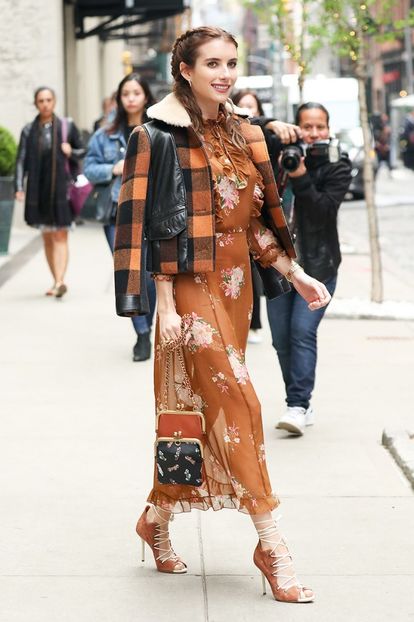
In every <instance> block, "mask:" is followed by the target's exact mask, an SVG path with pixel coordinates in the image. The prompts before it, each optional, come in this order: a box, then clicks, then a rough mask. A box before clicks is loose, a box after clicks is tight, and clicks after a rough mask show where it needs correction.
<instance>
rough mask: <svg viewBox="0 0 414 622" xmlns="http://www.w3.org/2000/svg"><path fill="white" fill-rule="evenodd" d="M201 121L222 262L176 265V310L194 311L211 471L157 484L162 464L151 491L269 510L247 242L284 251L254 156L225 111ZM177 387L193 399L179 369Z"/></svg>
mask: <svg viewBox="0 0 414 622" xmlns="http://www.w3.org/2000/svg"><path fill="white" fill-rule="evenodd" d="M204 130H205V131H204V140H205V144H204V146H205V149H206V152H207V155H208V157H209V159H210V166H211V169H212V172H213V178H214V188H215V204H216V269H215V272H210V273H204V274H179V275H177V276H176V277H175V280H174V290H175V301H176V308H177V313H179V314H180V315H184V314H190V315H191V316H192V318H193V324H192V326H191V328H190V330H189V333H188V335H187V338H186V345H185V347H184V358H185V363H186V368H187V372H188V374H189V376H190V380H191V386H192V388H193V390H194V392H195V393H196V399H197V402H198V406H199V407H200V408H201V409H202V411H203V412H204V415H205V419H206V427H207V446H206V447H205V452H204V464H205V474H206V478H205V481H204V483H203V485H202V486H201V487H199V488H197V487H191V486H180V485H173V484H171V485H170V484H160V483H159V482H158V481H157V476H156V472H155V476H154V487H153V489H152V491H151V493H150V495H149V497H148V501H149V502H151V503H153V504H154V505H156V506H159V507H162V508H164V509H167V510H169V511H171V512H174V513H179V512H186V511H190V510H191V509H193V508H196V509H200V510H207V509H208V508H213V509H214V510H220V509H222V508H236V509H237V510H239V511H241V512H245V513H249V514H262V513H264V512H267V511H269V510H272V509H274V508H275V507H276V506H277V505H278V499H277V498H276V497H275V496H274V495H273V494H272V490H271V487H270V482H269V476H268V472H267V468H266V460H265V448H264V442H263V428H262V419H261V410H260V403H259V401H258V399H257V396H256V393H255V391H254V389H253V386H252V383H251V381H250V379H249V374H248V371H247V368H246V364H245V349H246V344H247V335H248V331H249V326H250V320H251V313H252V286H251V274H250V259H249V249H250V251H251V252H252V253H253V254H254V256H255V257H257V258H259V261H260V262H261V263H262V265H264V266H268V265H270V263H271V262H272V261H274V260H275V259H276V258H277V256H278V254H280V253H282V252H283V251H282V249H281V248H280V246H279V245H278V243H277V241H276V239H275V238H274V236H273V234H272V233H271V232H270V231H269V230H268V229H266V227H264V225H263V224H262V223H261V222H260V219H259V217H260V209H261V206H262V203H263V201H262V196H263V193H262V190H261V187H262V181H261V178H260V176H259V173H258V171H257V169H256V168H255V166H254V164H253V163H252V162H251V161H250V159H249V157H248V156H247V155H246V154H244V153H243V152H242V151H241V150H240V149H238V148H237V147H235V146H234V145H233V143H232V142H231V141H230V139H229V137H228V136H227V134H226V131H225V128H224V122H223V118H219V120H218V121H208V122H207V123H206V125H205V128H204ZM158 341H159V340H158V331H157V337H156V350H155V351H156V355H155V398H156V404H157V409H159V408H161V405H162V401H163V395H164V380H165V373H164V372H165V357H164V355H163V353H162V351H161V348H160V346H159V343H158ZM157 344H158V345H157ZM177 367H178V366H177ZM175 389H176V390H177V393H178V395H179V397H180V399H181V400H182V401H183V402H184V403H189V399H188V395H185V389H184V388H183V387H182V386H180V378H179V377H178V373H176V374H175ZM180 391H181V393H180ZM169 406H170V407H171V403H170V404H169Z"/></svg>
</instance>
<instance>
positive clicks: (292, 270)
mask: <svg viewBox="0 0 414 622" xmlns="http://www.w3.org/2000/svg"><path fill="white" fill-rule="evenodd" d="M296 270H303V268H302V266H300V265H299V264H298V263H296V261H292V267H291V268H290V269H289V270H288V271H287V272H286V274H285V279H286V280H287V281H289V283H292V276H293V274H294V273H295V272H296Z"/></svg>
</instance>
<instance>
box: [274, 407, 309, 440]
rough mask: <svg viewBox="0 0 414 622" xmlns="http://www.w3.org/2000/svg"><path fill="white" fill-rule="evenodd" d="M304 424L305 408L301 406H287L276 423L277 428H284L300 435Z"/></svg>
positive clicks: (303, 429)
mask: <svg viewBox="0 0 414 622" xmlns="http://www.w3.org/2000/svg"><path fill="white" fill-rule="evenodd" d="M305 426H306V409H305V408H302V406H288V407H287V408H286V412H285V414H284V415H283V416H282V417H281V418H280V419H279V421H278V422H277V424H276V428H277V429H278V430H286V431H287V432H290V433H291V434H296V435H297V436H302V434H303V433H304V431H305Z"/></svg>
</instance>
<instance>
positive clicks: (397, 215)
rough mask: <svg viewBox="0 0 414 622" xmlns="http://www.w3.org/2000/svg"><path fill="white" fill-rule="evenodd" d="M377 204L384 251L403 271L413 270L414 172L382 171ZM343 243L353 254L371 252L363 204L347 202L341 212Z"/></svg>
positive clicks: (340, 226) (378, 183)
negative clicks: (389, 172) (390, 175)
mask: <svg viewBox="0 0 414 622" xmlns="http://www.w3.org/2000/svg"><path fill="white" fill-rule="evenodd" d="M376 190H377V192H376V205H377V215H378V225H379V235H380V244H381V249H382V251H383V252H384V253H385V254H386V255H388V256H389V257H391V258H392V259H393V260H394V261H395V262H396V263H397V264H398V266H399V267H400V268H401V269H402V270H409V271H410V272H411V271H412V269H413V267H414V244H413V240H414V173H412V172H411V171H407V170H406V169H398V170H396V171H393V177H392V178H391V179H389V177H388V173H387V171H385V170H382V171H380V172H379V174H378V178H377V184H376ZM339 231H340V237H341V242H342V243H344V244H346V246H347V247H349V251H350V252H357V253H368V252H369V237H368V219H367V212H366V206H365V202H364V201H345V202H344V203H343V204H342V206H341V208H340V211H339Z"/></svg>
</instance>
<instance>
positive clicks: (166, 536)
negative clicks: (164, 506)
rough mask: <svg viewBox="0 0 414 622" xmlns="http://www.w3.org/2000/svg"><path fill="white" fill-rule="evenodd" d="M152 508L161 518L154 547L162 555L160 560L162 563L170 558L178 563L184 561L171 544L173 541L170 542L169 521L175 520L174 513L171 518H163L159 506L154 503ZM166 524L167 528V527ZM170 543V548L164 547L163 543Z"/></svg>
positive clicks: (158, 558)
mask: <svg viewBox="0 0 414 622" xmlns="http://www.w3.org/2000/svg"><path fill="white" fill-rule="evenodd" d="M152 509H153V511H154V513H155V514H156V515H157V516H158V518H159V519H160V522H157V523H156V525H157V532H156V534H155V535H154V541H155V544H154V549H156V550H157V551H158V552H159V553H160V555H158V557H157V560H160V561H161V563H164V562H167V561H169V560H171V561H174V562H177V563H181V564H182V563H183V562H182V561H181V560H180V558H179V557H178V555H177V554H176V553H175V551H174V549H173V548H172V546H171V542H170V533H169V529H168V523H169V522H170V521H172V520H174V515H173V514H171V516H170V518H167V519H165V518H163V517H162V516H161V515H160V513H159V512H158V510H157V508H156V507H155V506H154V505H153V506H152ZM165 526H166V528H165ZM165 543H168V544H169V548H168V549H164V547H163V546H162V545H163V544H165Z"/></svg>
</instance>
